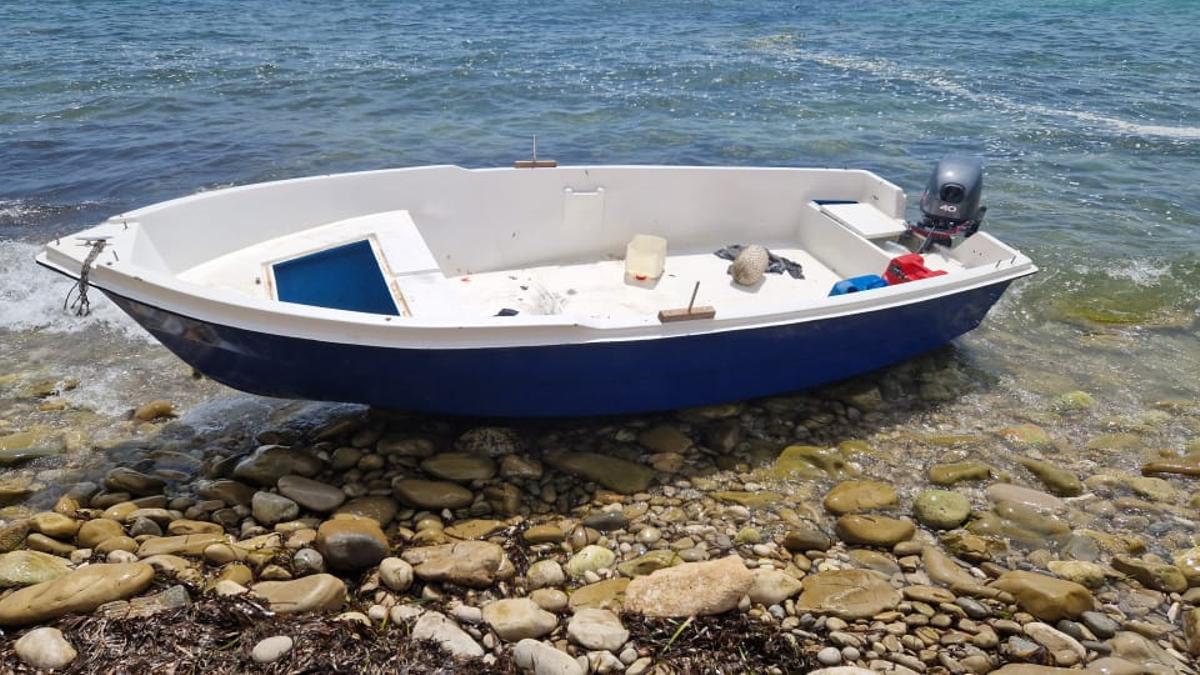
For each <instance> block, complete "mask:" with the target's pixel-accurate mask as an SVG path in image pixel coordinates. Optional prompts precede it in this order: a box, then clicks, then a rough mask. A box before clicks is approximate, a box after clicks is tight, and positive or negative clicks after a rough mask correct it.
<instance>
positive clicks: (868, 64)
mask: <svg viewBox="0 0 1200 675" xmlns="http://www.w3.org/2000/svg"><path fill="white" fill-rule="evenodd" d="M792 42H794V38H791V37H790V36H771V37H769V38H764V39H760V40H755V41H754V42H753V43H752V45H753V46H755V47H757V48H759V49H765V50H770V51H775V52H778V53H781V54H783V55H785V56H787V57H789V58H794V59H797V60H800V61H808V62H810V63H818V64H820V65H823V66H829V67H832V68H839V69H842V70H849V71H856V72H862V73H868V74H871V75H877V76H879V77H884V78H889V79H897V80H903V81H905V82H910V83H913V84H918V85H923V86H926V87H930V88H933V89H935V90H937V91H940V92H943V93H946V94H951V95H953V96H956V97H958V98H962V99H966V100H969V101H974V102H976V103H985V104H989V105H992V106H996V107H998V108H1001V109H1003V110H1007V111H1009V112H1016V113H1025V114H1033V115H1039V116H1042V117H1052V118H1059V119H1074V120H1078V121H1080V122H1087V123H1089V124H1094V125H1097V126H1101V127H1108V128H1109V129H1111V130H1113V131H1117V132H1120V133H1123V134H1127V135H1132V136H1154V137H1159V138H1168V139H1172V140H1200V127H1193V126H1178V127H1177V126H1167V125H1160V124H1142V123H1139V122H1131V121H1129V120H1123V119H1120V118H1117V117H1109V116H1107V115H1100V114H1098V113H1093V112H1087V111H1082V110H1068V109H1065V108H1055V107H1052V106H1047V105H1041V104H1037V103H1022V102H1020V101H1016V100H1013V99H1011V98H1008V97H1006V96H1001V95H998V94H985V93H980V92H977V91H974V90H972V89H970V88H968V87H966V86H963V85H962V84H960V83H959V82H956V81H954V80H952V79H950V78H949V77H947V76H945V75H944V74H941V73H937V72H935V71H926V70H917V69H913V68H906V67H904V66H901V65H900V64H898V63H896V62H894V61H890V60H888V59H883V58H876V59H868V58H862V57H857V56H844V55H839V54H830V53H828V52H820V51H811V50H807V49H803V48H800V47H797V46H795V45H794V44H791V43H792Z"/></svg>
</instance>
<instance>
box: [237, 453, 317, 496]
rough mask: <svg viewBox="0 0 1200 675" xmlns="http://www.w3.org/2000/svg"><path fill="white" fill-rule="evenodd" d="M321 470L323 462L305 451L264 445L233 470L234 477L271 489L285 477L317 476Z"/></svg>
mask: <svg viewBox="0 0 1200 675" xmlns="http://www.w3.org/2000/svg"><path fill="white" fill-rule="evenodd" d="M321 468H322V462H321V460H320V459H318V458H316V457H315V456H313V455H311V454H309V453H308V452H306V451H304V450H301V449H299V448H296V449H293V448H289V447H286V446H283V445H264V446H261V447H259V448H258V449H257V450H255V451H254V452H253V453H251V454H250V456H249V457H246V458H245V459H243V460H242V461H240V462H238V463H237V466H235V467H234V468H233V477H234V478H236V479H238V480H240V481H245V482H247V483H255V484H257V485H261V486H263V487H270V486H272V485H275V484H276V483H277V482H279V479H280V478H283V477H284V476H287V475H290V474H299V475H301V476H315V475H317V473H319V472H320V471H321Z"/></svg>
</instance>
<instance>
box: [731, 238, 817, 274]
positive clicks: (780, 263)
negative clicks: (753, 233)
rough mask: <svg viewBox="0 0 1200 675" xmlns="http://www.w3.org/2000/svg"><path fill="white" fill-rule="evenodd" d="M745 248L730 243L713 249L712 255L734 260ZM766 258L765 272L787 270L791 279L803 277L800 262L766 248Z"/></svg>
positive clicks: (781, 272) (776, 272) (782, 271)
mask: <svg viewBox="0 0 1200 675" xmlns="http://www.w3.org/2000/svg"><path fill="white" fill-rule="evenodd" d="M744 248H746V245H745V244H730V245H729V246H726V247H725V248H722V249H718V250H716V251H713V255H715V256H717V257H718V258H721V259H722V260H736V259H737V257H738V254H739V253H741V252H742V249H744ZM767 258H768V260H769V261H770V262H768V263H767V274H783V273H784V272H787V273H788V274H789V275H790V276H791V277H792V278H793V279H803V278H804V270H803V269H802V268H801V267H800V263H798V262H796V261H794V260H788V259H787V258H784V257H783V256H778V255H775V254H774V253H771V250H770V249H767Z"/></svg>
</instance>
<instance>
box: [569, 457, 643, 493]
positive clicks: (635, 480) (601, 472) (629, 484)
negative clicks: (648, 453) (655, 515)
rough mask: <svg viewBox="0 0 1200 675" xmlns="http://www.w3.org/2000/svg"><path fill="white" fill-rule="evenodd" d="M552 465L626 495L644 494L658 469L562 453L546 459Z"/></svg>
mask: <svg viewBox="0 0 1200 675" xmlns="http://www.w3.org/2000/svg"><path fill="white" fill-rule="evenodd" d="M546 462H547V463H549V464H550V466H552V467H554V468H555V469H558V470H559V471H563V472H565V473H569V474H572V475H575V476H580V477H582V478H585V479H587V480H590V481H592V482H593V483H599V484H601V485H603V486H604V487H606V488H608V489H609V490H613V491H614V492H620V493H622V494H627V495H628V494H633V493H635V492H642V491H644V490H645V489H646V488H648V487H650V483H651V482H652V481H653V480H654V470H653V469H651V468H650V467H648V466H645V465H644V464H637V463H635V462H630V461H628V460H624V459H621V458H619V457H612V456H609V455H601V454H598V453H594V452H561V453H558V454H556V455H551V456H549V457H547V458H546Z"/></svg>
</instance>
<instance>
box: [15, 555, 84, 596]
mask: <svg viewBox="0 0 1200 675" xmlns="http://www.w3.org/2000/svg"><path fill="white" fill-rule="evenodd" d="M70 571H71V567H70V566H69V565H67V561H66V560H64V559H62V558H60V557H58V556H56V555H50V554H49V553H41V552H39V551H27V550H20V551H12V552H10V553H5V554H3V555H0V588H8V587H11V586H32V585H34V584H40V583H42V582H44V581H50V580H52V579H57V578H59V577H61V576H65V575H66V574H68V573H69V572H70Z"/></svg>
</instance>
